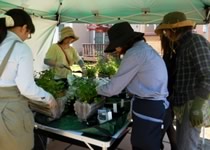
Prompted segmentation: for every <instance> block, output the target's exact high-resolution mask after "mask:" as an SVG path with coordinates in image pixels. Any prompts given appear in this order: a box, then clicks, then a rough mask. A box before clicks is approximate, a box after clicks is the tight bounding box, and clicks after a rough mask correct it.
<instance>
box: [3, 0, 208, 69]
mask: <svg viewBox="0 0 210 150" xmlns="http://www.w3.org/2000/svg"><path fill="white" fill-rule="evenodd" d="M209 6H210V0H0V14H4V13H5V11H7V10H9V9H12V8H22V9H24V10H26V11H27V12H28V13H29V14H30V15H31V16H32V18H33V22H34V24H35V27H36V32H35V34H33V35H32V39H31V40H28V41H27V43H28V45H29V46H30V47H31V48H32V50H33V54H34V67H35V70H36V71H40V70H42V69H43V57H44V55H45V53H46V51H47V49H48V48H49V46H50V45H51V43H52V40H53V37H54V33H55V31H56V26H57V25H58V24H60V23H62V22H66V23H90V24H113V23H116V22H121V21H128V22H130V23H131V24H158V23H160V22H161V20H162V18H163V16H164V15H165V14H166V13H168V12H171V11H182V12H184V13H185V14H186V15H187V18H188V19H191V20H194V21H196V22H197V23H198V24H208V23H209V17H210V11H209V10H210V7H209Z"/></svg>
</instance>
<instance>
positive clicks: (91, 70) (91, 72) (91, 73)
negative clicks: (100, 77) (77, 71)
mask: <svg viewBox="0 0 210 150" xmlns="http://www.w3.org/2000/svg"><path fill="white" fill-rule="evenodd" d="M86 70H87V73H86V76H87V77H88V78H95V77H96V74H97V68H96V66H95V65H91V66H90V65H89V66H86Z"/></svg>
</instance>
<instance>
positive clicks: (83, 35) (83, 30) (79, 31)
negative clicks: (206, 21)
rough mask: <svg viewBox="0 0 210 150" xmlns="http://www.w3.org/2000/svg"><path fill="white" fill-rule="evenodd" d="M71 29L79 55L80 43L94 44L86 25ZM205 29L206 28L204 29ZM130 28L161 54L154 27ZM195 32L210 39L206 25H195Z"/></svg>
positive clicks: (209, 31)
mask: <svg viewBox="0 0 210 150" xmlns="http://www.w3.org/2000/svg"><path fill="white" fill-rule="evenodd" d="M72 27H73V29H74V31H75V34H76V35H77V36H79V38H80V39H79V40H78V41H76V42H75V43H73V46H74V47H75V48H76V49H77V51H78V52H79V54H80V55H81V54H82V49H83V47H82V43H95V39H94V38H95V35H94V31H88V30H87V27H86V24H73V26H72ZM206 27H207V28H206ZM132 28H133V29H134V31H136V32H143V33H145V38H146V40H147V42H148V44H150V45H151V46H152V47H153V48H154V49H155V50H157V51H158V53H159V54H161V46H160V38H159V36H157V35H156V34H155V33H154V29H155V28H156V25H138V24H135V25H132ZM195 32H197V33H198V34H201V35H203V36H204V37H205V38H207V39H208V40H209V39H210V26H208V25H197V26H196V29H195Z"/></svg>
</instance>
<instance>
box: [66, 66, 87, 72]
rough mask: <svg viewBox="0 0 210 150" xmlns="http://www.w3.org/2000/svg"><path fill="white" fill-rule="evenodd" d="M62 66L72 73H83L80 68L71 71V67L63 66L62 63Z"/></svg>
mask: <svg viewBox="0 0 210 150" xmlns="http://www.w3.org/2000/svg"><path fill="white" fill-rule="evenodd" d="M64 68H66V69H68V70H70V71H71V72H72V73H83V72H82V71H80V70H78V71H73V70H71V68H70V67H68V66H65V65H64Z"/></svg>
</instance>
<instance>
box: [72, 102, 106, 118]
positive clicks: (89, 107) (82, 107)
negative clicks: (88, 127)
mask: <svg viewBox="0 0 210 150" xmlns="http://www.w3.org/2000/svg"><path fill="white" fill-rule="evenodd" d="M103 104H104V102H100V103H91V104H88V103H86V102H80V101H79V100H77V101H75V103H74V111H75V114H76V115H77V117H78V119H79V120H80V121H87V119H88V118H90V117H91V116H92V115H94V114H95V113H96V112H97V110H98V108H100V107H101V106H102V105H103Z"/></svg>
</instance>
